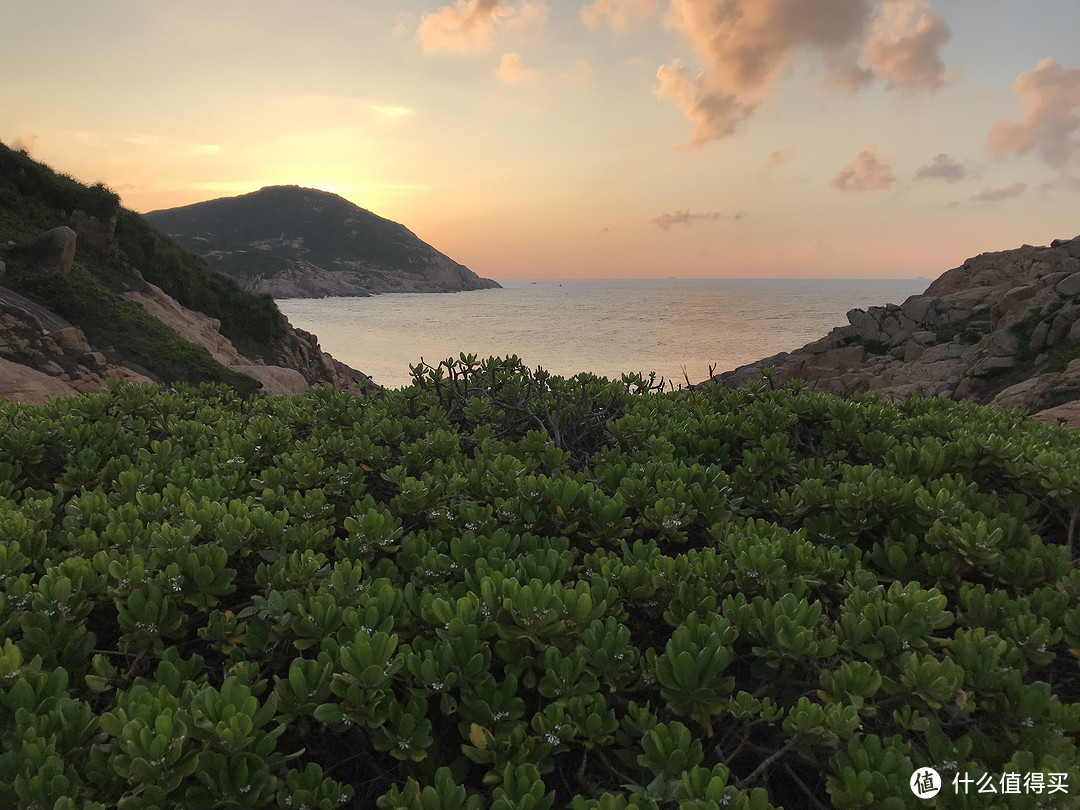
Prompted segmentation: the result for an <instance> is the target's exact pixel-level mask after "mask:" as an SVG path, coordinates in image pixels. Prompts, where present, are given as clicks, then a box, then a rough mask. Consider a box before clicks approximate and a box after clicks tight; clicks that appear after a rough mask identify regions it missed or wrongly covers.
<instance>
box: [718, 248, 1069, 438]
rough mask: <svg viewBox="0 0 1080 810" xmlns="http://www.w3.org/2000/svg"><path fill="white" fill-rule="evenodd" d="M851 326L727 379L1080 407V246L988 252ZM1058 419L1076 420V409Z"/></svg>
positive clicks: (859, 315)
mask: <svg viewBox="0 0 1080 810" xmlns="http://www.w3.org/2000/svg"><path fill="white" fill-rule="evenodd" d="M847 317H848V325H846V326H840V327H837V328H836V329H833V330H832V331H831V332H830V333H829V334H828V335H826V336H825V337H823V338H821V339H820V340H817V341H815V342H813V343H810V344H808V345H806V346H804V347H802V348H801V349H798V350H796V351H793V352H790V353H788V352H782V353H780V354H777V355H774V356H773V357H769V358H765V359H764V360H760V361H758V362H756V363H752V364H750V365H747V366H743V367H741V368H738V369H735V370H734V371H730V372H727V373H724V374H720V375H718V376H717V379H719V380H721V381H722V382H724V383H725V384H726V385H729V386H737V385H745V384H746V383H747V382H749V381H751V380H759V379H761V370H762V369H764V368H772V369H773V379H774V381H776V382H778V383H782V382H786V381H788V380H791V379H796V378H799V379H803V380H806V381H807V382H809V383H810V384H811V386H812V387H813V388H814V389H815V390H819V391H825V392H828V393H833V394H838V395H840V396H848V395H850V394H853V393H855V392H858V391H874V392H878V393H881V394H883V395H885V396H886V397H889V398H892V399H898V398H903V397H905V396H907V395H908V394H913V393H914V394H921V395H924V396H934V397H949V398H952V399H972V400H975V401H977V402H982V403H987V404H991V405H996V406H1000V407H1010V408H1011V407H1024V408H1028V409H1030V410H1033V411H1041V410H1044V409H1049V408H1054V407H1057V406H1062V405H1064V404H1065V403H1068V402H1071V401H1074V400H1077V399H1080V237H1077V238H1076V239H1072V240H1057V241H1055V242H1053V243H1052V244H1051V245H1050V246H1049V247H1032V246H1031V245H1024V246H1023V247H1021V248H1018V249H1015V250H1007V251H1001V252H997V253H984V254H982V255H980V256H976V257H975V258H972V259H968V260H967V261H966V262H964V264H963V265H962V266H960V267H957V268H955V269H953V270H950V271H948V272H947V273H945V274H943V275H942V276H941V277H940V278H938V279H937V280H936V281H934V282H933V283H932V284H931V285H930V286H929V287H928V288H927V290H926V292H925V293H923V294H921V295H915V296H912V297H910V298H908V299H907V300H906V301H905V302H904V303H903V304H900V305H897V304H886V305H885V306H880V307H871V308H870V309H867V310H861V309H854V310H852V311H851V312H849V313H848V315H847ZM1051 415H1053V416H1054V418H1063V419H1065V420H1066V422H1068V421H1069V420H1070V419H1072V420H1075V419H1076V416H1075V409H1074V410H1069V409H1064V410H1059V411H1055V412H1053V413H1052V414H1051ZM1078 424H1080V423H1078Z"/></svg>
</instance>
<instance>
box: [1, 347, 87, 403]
mask: <svg viewBox="0 0 1080 810" xmlns="http://www.w3.org/2000/svg"><path fill="white" fill-rule="evenodd" d="M76 393H77V392H76V391H75V389H74V388H72V387H71V386H70V385H68V384H67V383H66V382H64V381H63V380H60V379H57V378H56V377H51V376H49V375H48V374H46V373H44V372H42V371H37V370H36V369H32V368H30V367H29V366H24V365H22V364H20V363H13V362H11V361H10V360H5V359H3V358H0V399H7V400H10V401H12V402H25V403H27V404H29V405H44V404H45V403H46V402H48V401H49V400H53V399H58V398H60V397H70V396H74V395H75V394H76Z"/></svg>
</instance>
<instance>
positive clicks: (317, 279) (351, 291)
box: [146, 186, 499, 298]
mask: <svg viewBox="0 0 1080 810" xmlns="http://www.w3.org/2000/svg"><path fill="white" fill-rule="evenodd" d="M146 218H147V220H149V221H150V222H151V223H153V224H154V225H155V226H156V227H158V228H161V229H162V230H164V231H165V232H167V233H169V234H170V235H172V236H173V237H174V238H176V239H177V240H178V241H179V242H180V243H181V244H182V245H183V246H184V247H186V248H187V249H188V250H191V251H193V252H195V253H197V254H199V255H200V256H202V257H203V258H205V259H206V260H207V261H208V262H210V263H211V264H212V265H214V266H215V267H217V268H219V269H221V270H222V271H224V272H225V273H228V274H229V275H230V276H232V277H233V278H235V279H236V281H237V283H239V284H240V286H241V287H243V288H244V289H245V290H250V291H253V292H260V293H269V294H270V295H272V296H273V297H275V298H321V297H323V296H332V295H371V294H373V293H385V292H461V291H465V290H482V289H491V288H496V287H498V286H499V285H498V283H496V282H494V281H492V280H491V279H486V278H480V277H479V276H477V275H476V274H475V273H473V272H472V271H471V270H470V269H469V268H467V267H465V266H464V265H462V264H458V263H457V262H455V261H454V260H453V259H450V258H449V257H447V256H445V255H443V254H442V253H440V252H439V251H437V250H435V248H433V247H431V246H430V245H428V244H427V243H425V242H423V241H421V240H420V239H418V238H417V237H416V235H415V234H413V233H412V232H411V231H410V230H408V229H407V228H406V227H405V226H404V225H400V224H398V223H396V222H392V221H390V220H388V219H383V218H382V217H379V216H376V215H375V214H373V213H371V212H370V211H366V210H364V209H363V208H359V207H357V206H355V205H353V204H352V203H351V202H349V201H348V200H346V199H343V198H342V197H339V196H338V195H336V194H330V193H328V192H325V191H318V190H317V189H310V188H300V187H298V186H269V187H267V188H263V189H261V190H259V191H256V192H252V193H251V194H244V195H241V196H239V197H227V198H222V199H218V200H209V201H207V202H202V203H196V204H194V205H186V206H183V207H181V208H170V209H167V210H162V211H151V212H150V213H148V214H146Z"/></svg>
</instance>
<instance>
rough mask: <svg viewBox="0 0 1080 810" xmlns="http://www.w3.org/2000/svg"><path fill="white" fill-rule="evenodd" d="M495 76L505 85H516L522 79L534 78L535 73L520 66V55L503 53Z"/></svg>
mask: <svg viewBox="0 0 1080 810" xmlns="http://www.w3.org/2000/svg"><path fill="white" fill-rule="evenodd" d="M495 75H496V76H498V77H499V78H500V79H502V80H503V81H504V82H506V83H507V84H516V83H517V82H520V81H521V80H522V79H527V78H530V77H531V76H535V75H536V71H535V70H528V69H526V68H525V67H524V66H523V65H522V63H521V54H519V53H504V54H503V55H502V59H501V60H500V61H499V67H498V69H497V70H496V71H495Z"/></svg>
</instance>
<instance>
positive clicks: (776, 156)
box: [765, 147, 795, 169]
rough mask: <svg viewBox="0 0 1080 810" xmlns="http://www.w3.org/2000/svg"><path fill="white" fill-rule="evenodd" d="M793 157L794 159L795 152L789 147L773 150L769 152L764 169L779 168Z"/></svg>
mask: <svg viewBox="0 0 1080 810" xmlns="http://www.w3.org/2000/svg"><path fill="white" fill-rule="evenodd" d="M793 157H795V150H794V149H792V148H791V147H788V148H787V149H774V150H772V151H771V152H769V157H768V159H767V160H766V161H765V168H766V169H775V168H777V167H779V166H783V165H784V164H785V163H787V162H788V161H789V160H791V159H792V158H793Z"/></svg>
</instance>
